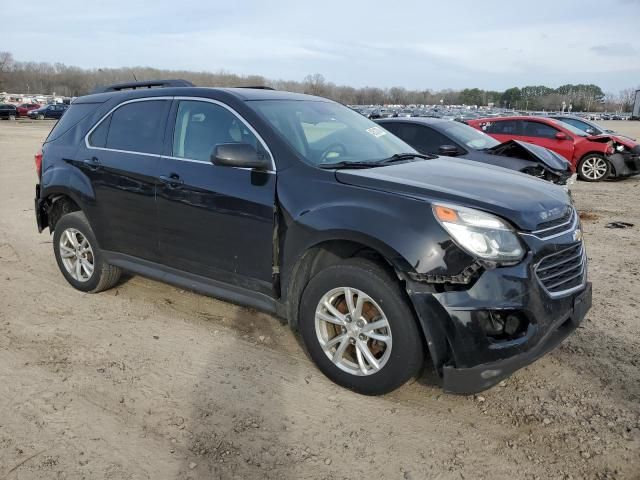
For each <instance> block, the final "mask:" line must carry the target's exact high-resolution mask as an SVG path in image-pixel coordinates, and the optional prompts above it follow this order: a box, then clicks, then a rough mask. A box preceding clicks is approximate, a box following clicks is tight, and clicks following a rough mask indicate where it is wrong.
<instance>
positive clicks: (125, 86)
mask: <svg viewBox="0 0 640 480" xmlns="http://www.w3.org/2000/svg"><path fill="white" fill-rule="evenodd" d="M194 86H195V85H194V84H193V83H191V82H189V81H187V80H180V79H177V80H149V81H146V82H127V83H115V84H113V85H107V86H105V87H98V88H96V89H95V90H94V91H92V92H91V93H92V94H93V93H105V92H119V91H121V90H136V89H139V88H163V87H194Z"/></svg>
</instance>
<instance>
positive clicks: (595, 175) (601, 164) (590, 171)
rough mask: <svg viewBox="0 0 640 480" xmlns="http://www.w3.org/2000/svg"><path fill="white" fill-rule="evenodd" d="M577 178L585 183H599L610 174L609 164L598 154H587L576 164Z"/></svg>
mask: <svg viewBox="0 0 640 480" xmlns="http://www.w3.org/2000/svg"><path fill="white" fill-rule="evenodd" d="M577 170H578V177H580V180H584V181H585V182H601V181H602V180H606V179H607V178H608V177H609V174H610V173H611V164H610V163H609V161H608V160H607V159H606V158H604V157H603V156H602V155H600V154H598V153H589V154H587V155H585V156H584V157H582V159H581V160H580V163H579V164H578V169H577Z"/></svg>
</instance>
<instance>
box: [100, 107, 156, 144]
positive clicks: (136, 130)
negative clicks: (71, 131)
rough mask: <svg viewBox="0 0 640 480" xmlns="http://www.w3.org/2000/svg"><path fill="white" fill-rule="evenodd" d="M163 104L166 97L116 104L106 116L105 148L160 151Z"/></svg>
mask: <svg viewBox="0 0 640 480" xmlns="http://www.w3.org/2000/svg"><path fill="white" fill-rule="evenodd" d="M166 107H167V101H166V100H149V101H142V102H133V103H127V104H125V105H123V106H121V107H119V108H118V109H117V110H115V111H114V112H113V113H112V114H111V115H110V117H111V119H110V120H111V121H110V125H109V131H108V133H107V137H106V148H110V149H113V150H126V151H129V152H140V153H152V154H159V153H161V152H162V140H163V138H164V129H163V126H164V121H165V115H166ZM105 121H106V120H105ZM103 123H104V122H103ZM94 133H95V132H94Z"/></svg>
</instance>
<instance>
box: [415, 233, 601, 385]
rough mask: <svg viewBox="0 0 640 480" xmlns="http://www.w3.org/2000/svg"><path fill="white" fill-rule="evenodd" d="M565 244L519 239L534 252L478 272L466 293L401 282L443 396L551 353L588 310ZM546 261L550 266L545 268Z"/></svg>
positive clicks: (569, 244) (579, 251) (583, 281)
mask: <svg viewBox="0 0 640 480" xmlns="http://www.w3.org/2000/svg"><path fill="white" fill-rule="evenodd" d="M567 237H568V238H564V240H565V242H564V243H562V241H560V242H554V243H553V244H552V245H547V244H545V242H543V241H541V240H539V239H536V238H530V239H527V243H529V244H530V246H533V247H534V248H533V249H532V250H531V251H529V253H528V254H527V257H526V258H525V259H524V260H523V261H522V262H521V263H519V264H518V265H515V266H510V267H500V268H493V269H487V270H484V271H482V272H481V274H480V276H479V277H478V278H477V279H476V280H475V282H474V283H473V284H472V285H471V286H470V287H468V288H461V287H452V288H450V289H449V291H439V292H434V291H433V289H432V290H431V291H429V286H428V285H425V283H424V282H422V283H421V282H417V281H408V282H407V292H408V294H409V297H410V298H411V300H412V302H413V305H414V308H415V311H416V313H417V316H418V319H419V321H420V324H421V326H422V329H423V332H424V335H425V338H426V341H427V345H428V347H429V352H430V354H431V357H432V360H433V363H434V366H435V368H436V370H437V372H438V373H439V374H440V376H441V377H442V382H443V387H444V389H445V390H446V391H448V392H452V393H465V394H469V393H476V392H479V391H482V390H485V389H487V388H489V387H491V386H493V385H495V384H496V383H498V382H500V381H501V380H502V379H504V378H505V377H507V376H509V375H510V374H512V373H513V372H515V371H516V370H518V369H520V368H522V367H524V366H526V365H529V364H530V363H532V362H534V361H535V360H537V359H538V358H540V357H541V356H543V355H545V354H546V353H548V352H549V351H551V350H553V349H554V348H555V347H557V346H558V345H559V344H560V343H561V342H562V341H563V340H564V339H565V338H566V337H567V336H568V335H569V334H571V333H572V332H573V331H574V330H575V329H576V328H577V327H578V325H580V323H581V322H582V321H583V319H584V317H585V315H586V314H587V312H588V311H589V309H590V308H591V284H590V283H588V282H587V267H586V255H585V254H584V247H583V245H582V242H581V241H577V242H576V241H574V240H573V235H572V234H568V235H567ZM572 249H576V250H575V252H576V254H575V255H573V253H572V252H573V250H572ZM533 252H536V253H533ZM563 252H567V253H563ZM565 258H566V259H569V260H565ZM571 258H574V259H578V258H579V259H580V262H582V263H580V264H578V263H576V264H575V265H576V266H575V267H573V268H576V269H577V270H574V271H571V270H570V268H571V267H570V266H569V265H570V264H568V262H569V261H573V260H570V259H571ZM548 259H552V260H553V259H555V260H553V261H555V262H556V263H557V264H558V266H551V267H545V265H547V263H548V262H549V260H548ZM576 261H577V260H576ZM544 262H547V263H544ZM565 267H566V268H565ZM545 268H549V269H547V270H546V271H545V272H542V270H545ZM551 268H553V269H551ZM563 269H565V270H567V275H566V276H565V277H563V276H562V275H564V273H563ZM575 272H578V273H579V274H580V277H579V278H578V277H575V276H574V278H575V280H574V281H570V282H571V283H568V284H567V288H564V287H563V286H561V287H555V285H556V284H557V283H558V280H559V281H560V282H562V279H563V278H570V276H572V275H573V273H575ZM548 287H549V288H551V290H549V288H548ZM439 290H443V289H439Z"/></svg>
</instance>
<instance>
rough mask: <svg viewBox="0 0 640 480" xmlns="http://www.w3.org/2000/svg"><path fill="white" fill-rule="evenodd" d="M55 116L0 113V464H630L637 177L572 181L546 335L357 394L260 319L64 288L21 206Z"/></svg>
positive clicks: (638, 409)
mask: <svg viewBox="0 0 640 480" xmlns="http://www.w3.org/2000/svg"><path fill="white" fill-rule="evenodd" d="M611 124H612V125H613V126H614V128H617V129H619V130H625V131H626V132H628V133H630V134H635V136H637V137H640V123H632V122H612V123H611ZM51 125H52V124H51V123H49V122H44V121H43V122H39V123H38V122H32V123H29V122H7V121H3V122H0V199H1V202H0V480H4V479H154V480H155V479H188V478H191V479H196V478H206V479H227V478H239V479H240V478H272V479H281V478H287V479H345V478H346V479H352V478H367V479H380V478H385V479H423V478H435V479H520V478H524V479H549V478H552V479H582V478H586V479H614V478H615V479H638V478H640V321H639V319H638V311H639V307H640V256H639V248H640V211H639V200H640V178H631V179H625V180H622V181H608V182H604V183H600V184H585V183H578V184H577V185H576V186H575V188H574V195H575V199H576V203H577V206H578V208H579V209H580V210H581V211H582V212H587V215H586V216H585V217H584V220H583V228H584V231H585V235H586V243H587V249H588V255H589V260H590V271H589V275H590V279H591V281H593V290H594V305H593V309H592V310H591V312H590V313H589V315H588V320H587V321H585V323H584V324H583V326H582V327H581V328H580V329H579V330H578V331H577V332H576V333H575V334H574V335H573V336H571V337H570V338H569V339H568V340H567V341H566V342H565V343H564V344H563V345H562V346H561V347H560V348H558V349H557V350H556V351H554V352H553V353H552V354H550V355H547V356H546V357H544V358H543V359H541V360H540V361H538V362H537V363H535V364H534V365H532V366H530V367H528V368H526V369H524V370H521V371H519V372H517V373H516V374H515V375H513V376H512V377H511V378H509V379H507V380H506V381H505V382H502V383H501V384H500V385H499V386H496V387H494V388H493V389H491V390H489V391H487V392H484V393H483V394H481V395H476V396H453V395H448V394H445V393H443V392H442V390H441V389H440V387H438V386H437V385H436V384H435V383H434V381H435V380H434V378H433V375H432V374H430V373H429V371H428V370H427V373H426V374H425V375H424V377H423V378H421V379H419V380H418V381H416V382H414V383H411V384H409V385H405V386H404V387H402V388H401V389H399V390H398V391H396V392H394V393H392V394H389V395H386V396H383V397H377V398H370V397H364V396H360V395H357V394H355V393H352V392H349V391H346V390H343V389H341V388H339V387H337V386H335V385H333V384H332V383H331V382H330V381H328V380H327V379H326V378H324V377H323V376H322V375H321V374H320V373H319V371H318V370H317V369H316V368H315V367H314V366H313V364H312V363H311V362H310V361H309V360H308V358H307V357H306V356H305V354H304V351H303V349H302V348H301V346H300V343H299V341H298V340H297V338H296V336H295V335H293V334H292V333H291V332H290V331H289V330H288V328H287V327H286V326H284V325H282V324H281V322H280V321H278V320H277V319H275V318H272V317H270V316H268V315H264V314H261V313H257V312H255V311H252V310H249V309H246V308H241V307H237V306H234V305H231V304H228V303H225V302H221V301H218V300H215V299H212V298H208V297H205V296H201V295H197V294H194V293H191V292H186V291H184V290H180V289H177V288H174V287H172V286H168V285H165V284H162V283H158V282H154V281H151V280H147V279H145V278H142V277H129V278H127V279H125V280H124V281H123V282H122V283H121V284H120V285H118V286H117V287H116V288H114V289H112V290H110V291H108V292H104V293H101V294H97V295H89V294H83V293H80V292H78V291H75V290H73V289H72V288H71V287H70V286H69V285H67V283H66V282H65V280H64V279H63V277H62V275H61V274H60V273H59V271H58V268H57V266H56V263H55V260H54V257H53V252H52V245H51V237H50V236H49V235H48V233H47V232H45V233H43V234H41V235H38V233H37V230H36V227H35V220H34V213H33V189H34V188H33V186H34V183H35V180H36V178H35V171H34V165H33V154H34V153H35V151H36V150H37V149H38V147H39V144H40V142H41V141H42V140H43V139H44V137H45V136H46V134H47V133H48V130H49V128H51ZM634 130H635V131H634ZM614 220H620V221H626V222H631V223H633V224H635V226H634V227H632V228H627V229H619V230H613V229H607V228H605V224H606V223H608V222H610V221H614Z"/></svg>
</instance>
